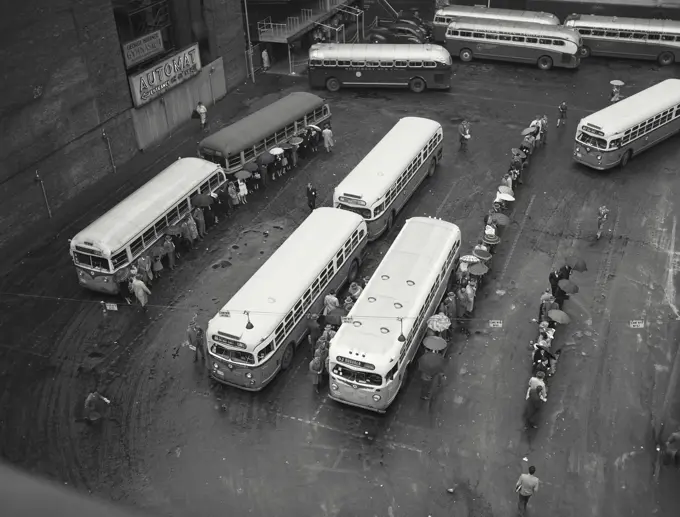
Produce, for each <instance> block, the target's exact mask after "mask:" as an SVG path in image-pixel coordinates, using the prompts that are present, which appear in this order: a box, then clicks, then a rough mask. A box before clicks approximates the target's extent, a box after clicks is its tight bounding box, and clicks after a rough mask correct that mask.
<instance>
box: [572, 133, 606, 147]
mask: <svg viewBox="0 0 680 517" xmlns="http://www.w3.org/2000/svg"><path fill="white" fill-rule="evenodd" d="M576 138H577V140H578V141H579V142H581V143H582V144H584V145H589V146H591V147H595V148H597V149H600V150H602V151H604V150H605V149H607V141H606V140H605V139H604V138H597V137H595V136H592V135H589V134H588V133H586V132H584V131H579V133H578V135H577V136H576Z"/></svg>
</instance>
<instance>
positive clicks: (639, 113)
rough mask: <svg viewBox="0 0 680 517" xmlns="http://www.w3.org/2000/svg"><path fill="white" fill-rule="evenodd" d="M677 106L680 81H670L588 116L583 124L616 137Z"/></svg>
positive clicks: (678, 103) (679, 96) (679, 95)
mask: <svg viewBox="0 0 680 517" xmlns="http://www.w3.org/2000/svg"><path fill="white" fill-rule="evenodd" d="M675 105H680V79H666V80H665V81H661V82H660V83H657V84H655V85H654V86H650V87H649V88H647V89H646V90H642V91H641V92H639V93H636V94H635V95H631V96H630V97H627V98H625V99H623V100H620V101H619V102H617V103H615V104H611V105H609V106H607V107H606V108H604V109H601V110H600V111H598V112H596V113H593V114H592V115H588V116H587V117H585V118H583V119H581V122H580V124H579V125H582V124H591V125H594V126H596V127H599V128H601V129H602V131H603V132H604V134H605V136H613V135H617V134H619V133H622V132H624V131H626V130H627V129H630V128H631V127H633V126H635V125H636V124H639V123H640V122H644V121H645V120H647V119H648V118H649V117H651V116H654V115H656V114H657V113H661V112H662V111H664V110H667V109H669V108H672V107H673V106H675Z"/></svg>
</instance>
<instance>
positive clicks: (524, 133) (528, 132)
mask: <svg viewBox="0 0 680 517" xmlns="http://www.w3.org/2000/svg"><path fill="white" fill-rule="evenodd" d="M535 131H536V128H533V127H528V128H526V129H523V130H522V136H527V135H530V134H532V133H534V132H535Z"/></svg>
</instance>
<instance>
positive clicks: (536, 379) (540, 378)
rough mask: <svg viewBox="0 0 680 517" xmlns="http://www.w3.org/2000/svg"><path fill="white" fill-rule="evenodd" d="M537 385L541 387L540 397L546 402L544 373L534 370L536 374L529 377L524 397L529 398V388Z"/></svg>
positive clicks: (546, 392) (532, 388)
mask: <svg viewBox="0 0 680 517" xmlns="http://www.w3.org/2000/svg"><path fill="white" fill-rule="evenodd" d="M538 386H540V387H541V388H542V391H541V394H540V395H541V399H542V400H543V402H547V400H548V388H546V387H545V373H544V372H536V375H534V376H533V377H532V378H531V379H529V388H528V389H527V394H526V399H527V400H529V395H530V394H531V390H535V389H536V388H537V387H538Z"/></svg>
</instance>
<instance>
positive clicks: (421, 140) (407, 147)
mask: <svg viewBox="0 0 680 517" xmlns="http://www.w3.org/2000/svg"><path fill="white" fill-rule="evenodd" d="M441 127H442V126H441V124H440V123H439V122H436V121H434V120H430V119H427V118H420V117H404V118H402V119H400V120H399V122H397V123H396V124H395V125H394V127H393V128H392V129H390V131H389V132H388V133H387V134H386V135H385V136H384V137H383V139H382V140H380V142H378V144H377V145H376V146H375V147H374V148H373V149H371V151H370V152H369V153H368V154H367V155H366V156H365V157H364V159H363V160H361V161H360V162H359V165H357V166H356V167H354V169H353V170H352V171H351V172H350V173H349V174H348V175H347V176H346V177H345V179H344V180H342V181H341V182H340V184H339V185H338V186H337V187H335V195H336V197H338V196H342V195H344V194H351V195H355V196H359V195H361V199H362V200H363V201H365V202H366V206H368V207H371V206H372V205H373V204H374V203H375V202H376V201H378V200H379V199H380V197H381V196H383V195H384V194H385V192H387V191H388V190H389V188H390V187H391V186H392V184H393V183H394V182H395V181H396V180H397V178H398V177H399V175H400V174H401V173H402V172H404V170H406V168H407V167H408V165H409V164H410V163H411V161H412V160H413V159H414V158H415V157H416V156H417V155H418V153H419V152H420V151H422V149H423V148H424V147H425V146H426V145H427V143H428V142H429V140H430V138H432V135H434V134H435V133H436V132H437V131H438V130H440V129H441Z"/></svg>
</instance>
